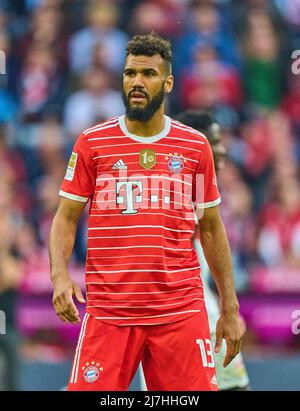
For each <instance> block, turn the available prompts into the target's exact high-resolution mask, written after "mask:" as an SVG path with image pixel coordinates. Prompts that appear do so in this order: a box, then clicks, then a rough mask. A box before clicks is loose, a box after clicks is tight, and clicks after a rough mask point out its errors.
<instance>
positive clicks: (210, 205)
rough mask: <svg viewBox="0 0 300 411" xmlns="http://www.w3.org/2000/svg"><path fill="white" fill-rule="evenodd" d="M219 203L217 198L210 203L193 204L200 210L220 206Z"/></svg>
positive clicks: (219, 199) (219, 198) (219, 200)
mask: <svg viewBox="0 0 300 411" xmlns="http://www.w3.org/2000/svg"><path fill="white" fill-rule="evenodd" d="M220 202H221V197H218V198H217V199H216V200H214V201H210V202H208V203H198V204H196V203H194V207H195V208H201V209H203V208H210V207H215V206H216V205H218V204H220Z"/></svg>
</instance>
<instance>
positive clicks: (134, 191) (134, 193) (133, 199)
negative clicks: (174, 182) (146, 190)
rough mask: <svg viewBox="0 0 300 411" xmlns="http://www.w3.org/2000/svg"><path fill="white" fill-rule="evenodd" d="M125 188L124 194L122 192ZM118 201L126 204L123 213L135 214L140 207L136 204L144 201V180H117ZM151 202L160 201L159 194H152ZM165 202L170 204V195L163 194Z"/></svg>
mask: <svg viewBox="0 0 300 411" xmlns="http://www.w3.org/2000/svg"><path fill="white" fill-rule="evenodd" d="M122 188H124V194H122V195H121V194H120V192H121V189H122ZM116 194H117V196H116V202H117V204H126V209H125V210H122V214H135V213H137V212H138V209H137V208H135V207H136V205H138V204H141V203H142V202H143V182H142V181H117V183H116ZM149 200H150V204H155V203H158V201H159V198H158V195H155V194H151V195H150V199H149ZM163 201H164V203H165V204H170V195H166V196H163Z"/></svg>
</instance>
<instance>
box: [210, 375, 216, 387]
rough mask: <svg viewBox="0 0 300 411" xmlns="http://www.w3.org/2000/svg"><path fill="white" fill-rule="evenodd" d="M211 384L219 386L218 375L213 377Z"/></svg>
mask: <svg viewBox="0 0 300 411" xmlns="http://www.w3.org/2000/svg"><path fill="white" fill-rule="evenodd" d="M210 382H211V384H215V385H218V382H217V377H216V374H215V375H214V376H213V377H212V379H211V381H210Z"/></svg>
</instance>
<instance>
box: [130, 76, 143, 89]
mask: <svg viewBox="0 0 300 411" xmlns="http://www.w3.org/2000/svg"><path fill="white" fill-rule="evenodd" d="M132 87H141V88H142V87H144V82H143V75H142V73H137V74H136V75H135V76H134V78H133V81H132Z"/></svg>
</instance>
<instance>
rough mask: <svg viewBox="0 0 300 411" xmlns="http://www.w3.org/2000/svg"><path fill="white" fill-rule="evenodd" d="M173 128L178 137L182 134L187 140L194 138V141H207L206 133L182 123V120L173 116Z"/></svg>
mask: <svg viewBox="0 0 300 411" xmlns="http://www.w3.org/2000/svg"><path fill="white" fill-rule="evenodd" d="M171 128H172V129H173V132H174V133H175V134H176V135H178V137H179V136H180V137H181V138H183V139H186V140H192V141H194V142H196V143H197V142H198V143H199V142H200V143H204V144H206V143H207V141H208V140H207V138H206V137H205V135H204V134H203V133H200V131H198V130H196V129H194V128H192V127H190V126H187V125H185V124H183V123H181V122H180V121H177V120H174V119H172V118H171Z"/></svg>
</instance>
